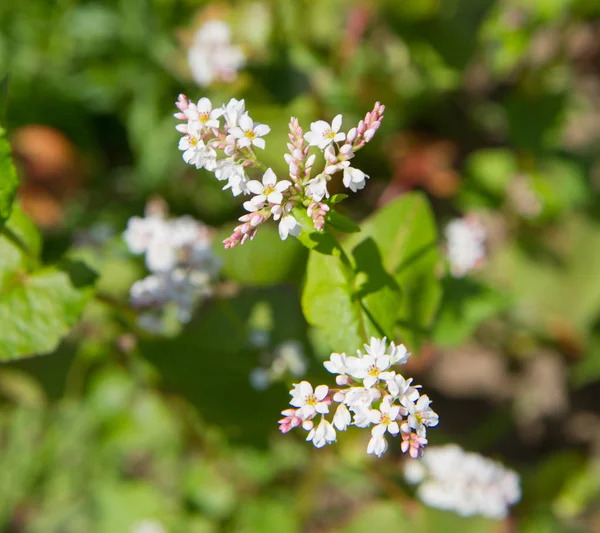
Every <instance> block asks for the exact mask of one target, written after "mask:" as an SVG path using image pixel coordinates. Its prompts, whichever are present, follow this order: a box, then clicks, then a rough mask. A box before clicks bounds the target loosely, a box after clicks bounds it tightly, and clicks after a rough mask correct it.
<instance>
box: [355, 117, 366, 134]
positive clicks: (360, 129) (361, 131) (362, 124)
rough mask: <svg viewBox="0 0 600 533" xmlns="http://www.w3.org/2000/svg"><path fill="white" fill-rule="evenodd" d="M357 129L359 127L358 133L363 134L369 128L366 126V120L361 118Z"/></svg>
mask: <svg viewBox="0 0 600 533" xmlns="http://www.w3.org/2000/svg"><path fill="white" fill-rule="evenodd" d="M356 129H357V131H358V134H359V135H362V134H363V133H364V132H365V130H366V129H367V128H366V126H365V122H364V120H361V121H360V122H359V123H358V128H356Z"/></svg>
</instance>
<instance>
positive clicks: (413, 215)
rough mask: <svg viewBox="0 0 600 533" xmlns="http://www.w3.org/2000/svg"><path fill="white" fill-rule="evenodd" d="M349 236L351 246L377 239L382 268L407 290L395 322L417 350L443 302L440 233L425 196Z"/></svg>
mask: <svg viewBox="0 0 600 533" xmlns="http://www.w3.org/2000/svg"><path fill="white" fill-rule="evenodd" d="M361 228H362V229H361V234H360V235H356V236H352V237H350V238H349V239H348V240H347V241H346V243H345V246H351V245H353V244H354V243H356V242H357V241H358V240H359V239H364V238H365V236H369V237H372V239H373V241H375V244H376V245H377V248H378V249H379V250H380V251H381V256H382V258H383V266H384V268H385V270H386V271H387V272H389V273H390V274H391V275H392V276H393V277H394V279H395V280H396V282H397V284H398V286H399V287H400V290H401V291H402V299H401V301H400V302H399V303H398V308H397V312H396V313H395V320H396V321H397V322H398V324H399V326H398V328H397V334H398V335H399V336H400V339H401V340H402V342H405V343H407V344H409V345H411V346H416V345H418V344H419V343H420V342H421V341H422V340H423V339H424V338H425V337H426V336H427V335H428V334H429V328H430V327H431V325H432V323H433V320H434V318H435V314H436V312H437V309H438V306H439V302H440V298H441V293H442V291H441V284H440V282H439V280H438V279H437V275H436V266H437V264H438V262H439V258H440V256H439V249H438V246H437V229H436V225H435V220H434V218H433V214H432V212H431V208H430V207H429V204H428V202H427V199H426V198H425V196H424V195H423V194H421V193H410V194H406V195H403V196H401V197H399V198H397V199H396V200H394V201H393V202H390V203H389V204H387V205H386V206H384V207H382V208H381V209H379V210H378V211H377V212H376V213H375V214H373V215H372V216H371V217H369V218H368V219H367V220H365V222H364V223H363V224H362V225H361Z"/></svg>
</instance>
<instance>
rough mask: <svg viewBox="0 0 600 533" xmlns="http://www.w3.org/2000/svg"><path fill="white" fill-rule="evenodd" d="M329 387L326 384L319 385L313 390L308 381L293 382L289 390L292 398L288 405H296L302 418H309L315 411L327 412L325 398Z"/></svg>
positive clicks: (327, 406)
mask: <svg viewBox="0 0 600 533" xmlns="http://www.w3.org/2000/svg"><path fill="white" fill-rule="evenodd" d="M328 392H329V388H328V387H327V385H319V386H318V387H317V388H316V389H315V390H314V392H313V388H312V385H311V384H310V383H309V382H308V381H301V382H300V383H295V384H294V388H293V389H292V390H291V391H290V394H291V395H292V399H291V401H290V405H291V406H293V407H297V408H298V409H299V410H300V412H301V413H302V416H303V418H310V417H312V416H314V415H315V413H320V414H326V413H328V412H329V404H328V402H327V401H324V400H326V398H327V393H328Z"/></svg>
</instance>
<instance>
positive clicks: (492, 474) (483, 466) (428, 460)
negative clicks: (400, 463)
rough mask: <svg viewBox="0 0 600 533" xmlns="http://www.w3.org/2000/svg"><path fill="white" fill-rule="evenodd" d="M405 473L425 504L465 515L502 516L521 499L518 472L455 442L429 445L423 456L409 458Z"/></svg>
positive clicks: (500, 517)
mask: <svg viewBox="0 0 600 533" xmlns="http://www.w3.org/2000/svg"><path fill="white" fill-rule="evenodd" d="M404 475H405V478H406V480H407V481H408V482H409V483H413V484H419V487H418V489H417V496H418V498H419V499H420V500H421V501H423V502H424V503H425V504H427V505H429V506H431V507H435V508H437V509H443V510H447V511H454V512H456V513H458V514H460V515H462V516H473V515H483V516H485V517H487V518H494V519H503V518H505V517H506V515H507V514H508V511H509V507H510V506H511V505H514V504H515V503H517V502H518V501H519V500H520V498H521V489H520V483H519V476H518V475H517V474H516V473H515V472H513V471H512V470H508V469H506V468H505V467H504V466H502V465H501V464H500V463H498V462H496V461H493V460H491V459H488V458H485V457H483V456H481V455H479V454H477V453H471V452H465V451H464V450H462V449H461V448H460V447H458V446H457V445H455V444H448V445H446V446H439V447H434V448H430V449H429V450H428V451H427V453H426V454H425V455H424V456H423V458H422V459H419V460H411V461H408V462H407V463H406V466H405V470H404Z"/></svg>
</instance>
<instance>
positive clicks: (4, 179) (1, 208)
mask: <svg viewBox="0 0 600 533" xmlns="http://www.w3.org/2000/svg"><path fill="white" fill-rule="evenodd" d="M10 154H11V150H10V144H8V140H7V139H6V132H5V131H4V130H3V129H2V128H0V230H1V229H2V227H3V226H4V223H5V221H6V220H7V219H8V217H9V216H10V213H11V208H12V203H13V201H14V199H15V194H16V192H17V186H18V185H19V178H18V177H17V172H16V170H15V167H14V166H13V163H12V159H11V156H10Z"/></svg>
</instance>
